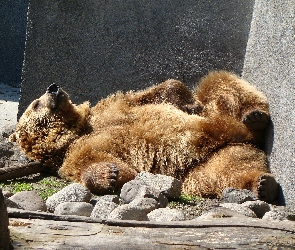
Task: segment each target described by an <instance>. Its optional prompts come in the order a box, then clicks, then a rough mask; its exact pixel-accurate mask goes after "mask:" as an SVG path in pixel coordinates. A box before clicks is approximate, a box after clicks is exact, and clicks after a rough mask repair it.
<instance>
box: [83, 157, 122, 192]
mask: <svg viewBox="0 0 295 250" xmlns="http://www.w3.org/2000/svg"><path fill="white" fill-rule="evenodd" d="M118 175H119V169H118V167H117V165H116V164H114V163H109V162H99V163H93V164H92V165H90V166H89V167H88V168H87V169H85V170H84V171H83V172H82V173H81V183H82V184H83V185H84V186H86V187H87V188H88V189H89V190H90V191H91V192H93V193H97V194H107V193H110V192H111V191H113V190H114V189H115V188H116V186H117V181H118Z"/></svg>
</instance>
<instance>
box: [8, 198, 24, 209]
mask: <svg viewBox="0 0 295 250" xmlns="http://www.w3.org/2000/svg"><path fill="white" fill-rule="evenodd" d="M5 203H6V206H7V207H11V208H18V209H23V208H22V207H21V206H20V205H18V204H16V203H15V202H14V201H12V200H9V199H8V198H7V199H5Z"/></svg>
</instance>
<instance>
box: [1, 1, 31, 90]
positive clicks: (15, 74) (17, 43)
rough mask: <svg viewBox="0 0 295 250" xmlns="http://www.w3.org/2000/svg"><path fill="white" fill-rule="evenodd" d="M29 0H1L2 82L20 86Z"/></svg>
mask: <svg viewBox="0 0 295 250" xmlns="http://www.w3.org/2000/svg"><path fill="white" fill-rule="evenodd" d="M28 1H29V0H1V4H0V16H1V25H0V41H1V42H0V82H2V83H5V84H9V85H12V86H20V83H21V72H22V66H23V57H24V48H25V36H26V20H27V10H28Z"/></svg>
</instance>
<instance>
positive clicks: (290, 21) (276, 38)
mask: <svg viewBox="0 0 295 250" xmlns="http://www.w3.org/2000/svg"><path fill="white" fill-rule="evenodd" d="M294 38H295V1H294V0H289V1H280V0H272V1H268V0H260V1H256V3H255V8H254V12H253V20H252V25H251V32H250V36H249V42H248V46H247V53H246V58H245V64H244V70H243V76H244V77H245V78H246V79H247V80H249V81H250V82H253V83H254V84H255V85H256V86H258V88H259V89H260V90H262V91H263V92H264V93H265V94H266V95H267V97H268V99H269V102H270V111H271V115H272V126H271V127H270V129H269V136H268V137H267V140H268V141H267V145H266V151H267V153H268V155H269V162H270V167H271V171H272V172H273V173H274V174H275V175H276V177H277V179H278V181H279V183H280V185H281V188H282V192H281V197H280V200H281V203H283V204H284V203H285V204H286V205H287V206H293V207H294V205H295V143H294V141H295V124H294V117H295V85H294V76H295V67H294V62H295V40H294Z"/></svg>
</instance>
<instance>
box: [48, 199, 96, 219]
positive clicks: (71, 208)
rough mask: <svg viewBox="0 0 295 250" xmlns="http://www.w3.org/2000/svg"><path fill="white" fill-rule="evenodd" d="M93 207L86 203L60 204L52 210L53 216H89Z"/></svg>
mask: <svg viewBox="0 0 295 250" xmlns="http://www.w3.org/2000/svg"><path fill="white" fill-rule="evenodd" d="M92 210H93V206H92V205H91V204H90V203H87V202H64V203H60V204H59V205H58V206H57V207H56V208H55V210H54V214H55V215H78V216H87V217H89V216H90V215H91V212H92Z"/></svg>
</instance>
